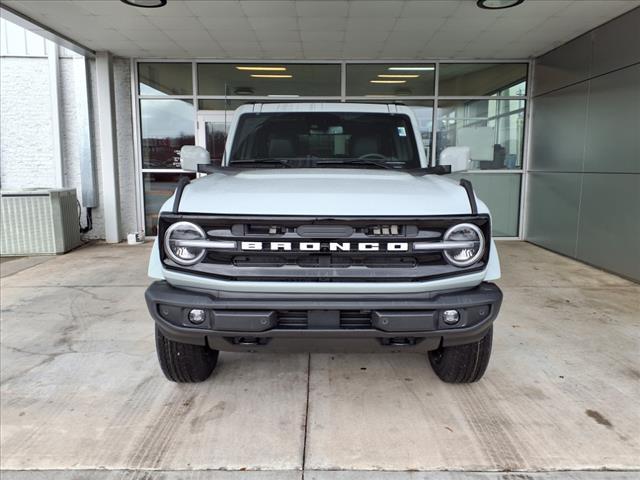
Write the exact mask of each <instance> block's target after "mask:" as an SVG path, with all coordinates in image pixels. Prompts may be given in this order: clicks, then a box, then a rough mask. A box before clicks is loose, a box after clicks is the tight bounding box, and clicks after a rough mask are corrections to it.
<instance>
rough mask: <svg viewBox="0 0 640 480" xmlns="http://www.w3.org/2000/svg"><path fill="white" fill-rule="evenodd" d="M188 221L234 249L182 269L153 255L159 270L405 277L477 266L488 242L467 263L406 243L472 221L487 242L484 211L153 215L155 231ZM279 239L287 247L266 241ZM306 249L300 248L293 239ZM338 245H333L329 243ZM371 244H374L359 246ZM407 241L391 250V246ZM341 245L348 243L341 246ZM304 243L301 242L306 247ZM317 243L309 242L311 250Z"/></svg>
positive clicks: (260, 277)
mask: <svg viewBox="0 0 640 480" xmlns="http://www.w3.org/2000/svg"><path fill="white" fill-rule="evenodd" d="M177 221H189V222H193V223H196V224H198V225H200V226H201V227H202V228H203V230H204V231H205V232H206V233H207V237H208V238H207V239H208V240H213V241H218V240H220V241H233V242H236V245H237V248H234V249H210V250H208V251H207V255H206V256H205V257H204V259H203V260H202V261H201V262H200V263H198V264H196V265H193V266H189V267H183V266H180V265H178V264H176V263H174V262H173V261H172V260H171V259H169V258H167V257H166V256H165V254H164V252H163V251H162V249H161V258H162V261H163V263H164V265H165V266H166V267H167V268H170V269H175V270H180V271H187V272H190V273H193V274H196V275H204V276H210V277H214V278H219V279H224V280H229V281H263V282H272V281H286V282H399V281H401V282H412V281H424V280H426V279H434V278H442V277H446V276H453V275H460V274H465V273H470V272H473V271H478V270H482V269H484V268H485V266H486V262H487V259H488V248H487V249H486V251H485V255H484V256H483V258H481V259H480V261H479V262H478V263H476V264H474V265H472V266H470V267H465V268H459V267H455V266H452V265H450V264H449V263H448V262H447V261H446V260H445V258H444V256H443V255H442V252H441V251H428V250H425V251H423V250H420V251H418V250H413V249H412V248H411V245H412V244H413V243H414V242H440V241H441V240H442V238H443V235H444V232H445V231H446V230H447V229H448V228H449V227H451V226H452V225H455V224H458V223H473V224H475V225H477V226H478V227H480V229H481V230H482V231H483V233H484V236H485V239H486V241H487V245H489V241H490V225H489V217H488V216H487V215H477V216H453V217H432V218H402V217H398V218H384V219H380V218H378V219H371V218H369V219H368V218H362V217H357V218H331V219H318V218H308V217H268V218H267V217H260V218H256V217H251V218H248V217H230V216H205V215H180V214H166V213H163V214H162V215H161V216H160V222H159V236H160V238H162V237H163V235H164V232H165V231H166V229H167V228H168V226H169V225H171V224H172V223H175V222H177ZM242 242H252V243H254V244H260V245H261V246H262V245H264V246H265V248H263V249H262V250H242V249H241V245H242ZM272 242H273V243H275V244H280V243H285V244H287V245H290V246H291V249H290V250H285V249H284V248H278V249H277V250H271V249H270V248H269V247H270V246H271V245H272ZM303 243H304V244H313V246H314V249H313V250H301V248H302V247H301V246H300V245H301V244H303ZM336 244H339V246H336ZM363 244H367V245H368V244H375V245H377V246H378V248H379V250H377V251H371V250H362V251H360V250H359V249H358V248H359V246H360V245H363ZM398 244H402V245H408V246H409V248H408V249H407V250H394V249H393V247H394V245H395V246H397V245H398ZM346 245H348V246H350V247H351V248H350V249H349V250H347V249H346V248H339V247H345V246H346ZM307 246H308V245H307ZM316 247H317V248H316Z"/></svg>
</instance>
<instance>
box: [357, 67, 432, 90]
mask: <svg viewBox="0 0 640 480" xmlns="http://www.w3.org/2000/svg"><path fill="white" fill-rule="evenodd" d="M434 70H435V67H434V65H433V64H416V65H407V64H384V63H376V64H352V65H347V95H358V96H368V97H371V98H376V97H380V96H384V95H390V96H428V95H433V86H434Z"/></svg>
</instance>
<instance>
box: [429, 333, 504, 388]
mask: <svg viewBox="0 0 640 480" xmlns="http://www.w3.org/2000/svg"><path fill="white" fill-rule="evenodd" d="M492 340H493V326H491V327H490V328H489V330H488V331H487V333H486V335H485V336H484V337H482V339H481V340H479V341H477V342H474V343H468V344H466V345H456V346H451V347H442V346H441V347H440V348H438V350H434V351H432V352H429V362H430V363H431V367H432V368H433V371H434V372H436V375H438V377H440V380H442V381H444V382H447V383H473V382H477V381H478V380H480V379H481V378H482V376H483V375H484V372H485V370H486V369H487V365H488V364H489V358H490V357H491V343H492Z"/></svg>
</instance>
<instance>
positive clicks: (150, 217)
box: [142, 172, 196, 236]
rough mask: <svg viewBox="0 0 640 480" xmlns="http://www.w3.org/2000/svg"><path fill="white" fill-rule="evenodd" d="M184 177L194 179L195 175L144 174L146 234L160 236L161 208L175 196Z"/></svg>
mask: <svg viewBox="0 0 640 480" xmlns="http://www.w3.org/2000/svg"><path fill="white" fill-rule="evenodd" d="M183 175H186V176H188V177H189V178H191V179H193V178H195V177H196V174H195V173H178V172H176V173H160V172H144V173H143V174H142V179H143V181H144V225H145V229H144V231H145V234H146V235H150V236H155V235H157V234H158V212H159V211H160V207H162V205H163V204H164V202H166V201H167V199H168V198H169V197H170V196H171V195H173V192H174V191H175V190H176V186H177V185H178V181H179V180H180V177H182V176H183Z"/></svg>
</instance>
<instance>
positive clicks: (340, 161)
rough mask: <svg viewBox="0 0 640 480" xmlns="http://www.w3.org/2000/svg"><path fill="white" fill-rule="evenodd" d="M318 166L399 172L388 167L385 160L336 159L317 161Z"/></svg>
mask: <svg viewBox="0 0 640 480" xmlns="http://www.w3.org/2000/svg"><path fill="white" fill-rule="evenodd" d="M315 164H316V165H372V166H374V167H378V168H385V169H387V170H397V169H396V168H395V167H392V166H391V165H387V164H386V163H385V162H384V160H382V161H377V160H372V159H369V158H336V159H335V160H317V161H316V162H315Z"/></svg>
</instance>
